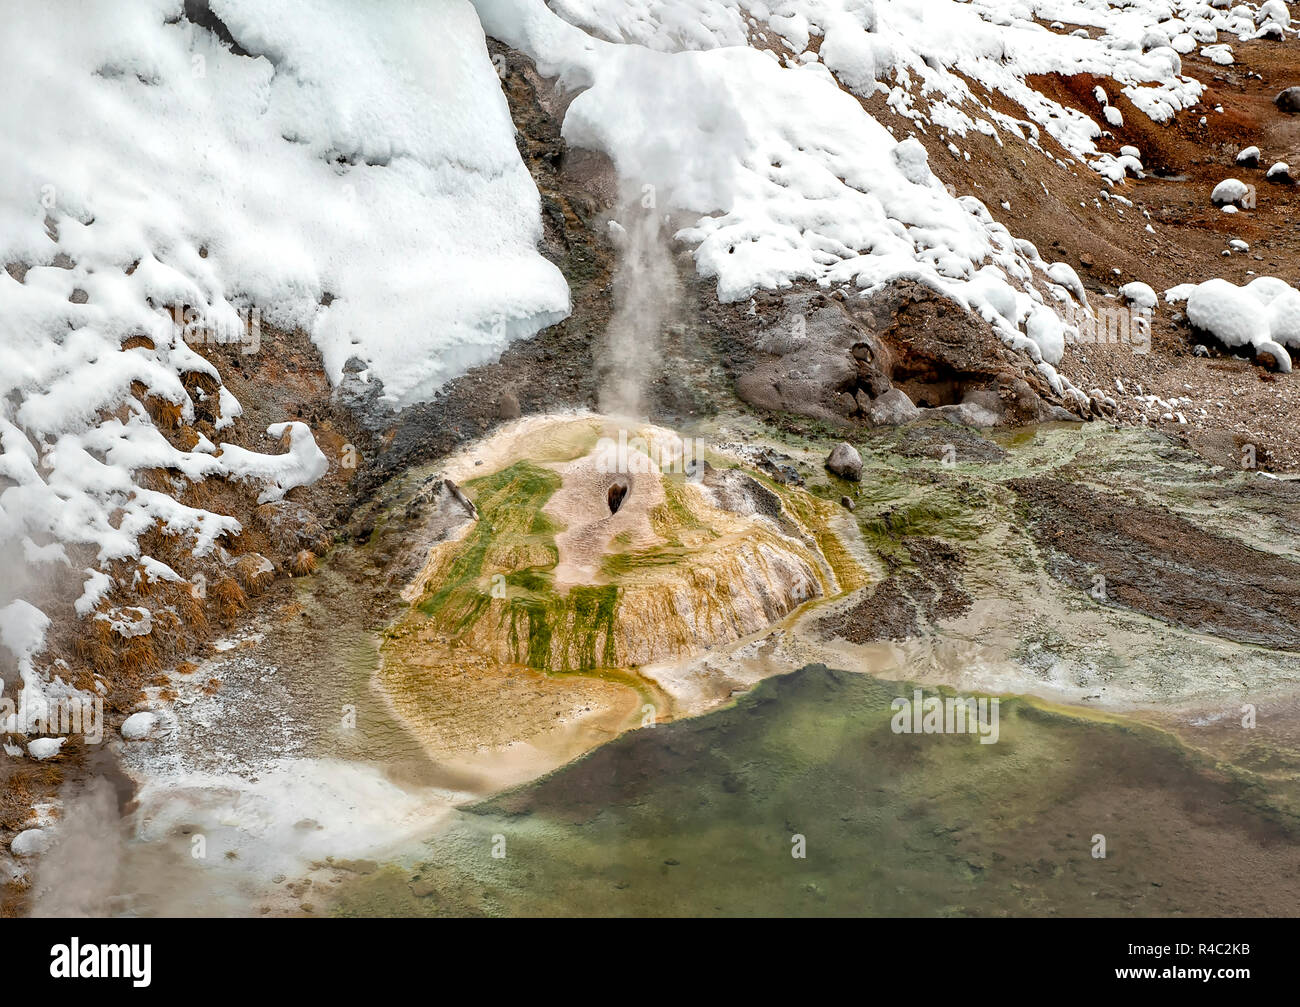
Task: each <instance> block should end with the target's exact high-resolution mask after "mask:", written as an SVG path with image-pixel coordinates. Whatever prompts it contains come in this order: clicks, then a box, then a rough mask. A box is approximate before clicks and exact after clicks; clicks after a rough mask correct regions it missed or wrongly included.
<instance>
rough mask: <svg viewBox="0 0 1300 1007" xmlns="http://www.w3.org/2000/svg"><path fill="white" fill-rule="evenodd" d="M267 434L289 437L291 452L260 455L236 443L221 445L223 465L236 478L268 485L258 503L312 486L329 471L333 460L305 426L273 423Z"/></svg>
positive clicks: (277, 498) (295, 423) (293, 423)
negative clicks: (299, 487) (302, 487)
mask: <svg viewBox="0 0 1300 1007" xmlns="http://www.w3.org/2000/svg"><path fill="white" fill-rule="evenodd" d="M266 432H267V433H268V434H270V435H271V436H272V437H277V438H279V437H286V438H287V439H288V441H289V450H288V451H287V452H286V453H285V454H282V455H265V454H258V453H257V452H255V451H249V450H247V449H245V448H241V447H239V446H238V445H236V444H222V445H221V457H220V460H221V464H222V466H223V468H224V470H225V471H226V472H228V473H229V474H230V475H231V476H232V477H233V478H235V479H244V480H252V481H257V482H262V483H264V484H266V489H265V490H263V492H262V493H261V495H260V496H258V498H257V502H258V503H267V502H268V501H271V500H279V499H280V498H281V497H283V496H284V495H285V493H287V492H288V491H289V490H291V489H293V488H294V487H295V486H310V485H311V484H312V483H314V482H315V481H316V480H318V479H319V478H320V477H321V476H323V475H324V474H325V473H326V472H327V471H328V470H329V459H328V458H326V457H325V452H323V451H322V450H321V449H320V448H318V447H317V446H316V438H314V437H313V436H312V433H311V429H310V428H309V427H308V426H307V424H305V423H300V422H297V421H294V422H292V423H273V424H272V425H271V426H269V427H267V429H266Z"/></svg>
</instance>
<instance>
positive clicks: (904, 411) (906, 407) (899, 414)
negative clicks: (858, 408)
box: [867, 388, 921, 427]
mask: <svg viewBox="0 0 1300 1007" xmlns="http://www.w3.org/2000/svg"><path fill="white" fill-rule="evenodd" d="M920 415H921V410H920V409H918V408H917V407H916V406H915V405H914V404H913V403H912V400H911V399H909V398H908V397H907V393H906V392H904V391H903V390H902V389H900V388H891V389H890V390H889V391H887V392H885V394H884V395H882V396H880V397H879V398H878V399H876V400H875V401H874V402H872V403H871V408H870V409H869V410H868V411H867V419H869V420H871V422H872V423H874V424H875V425H876V426H878V427H896V426H900V425H902V424H904V423H911V422H912V421H913V420H914V419H916V418H917V417H918V416H920Z"/></svg>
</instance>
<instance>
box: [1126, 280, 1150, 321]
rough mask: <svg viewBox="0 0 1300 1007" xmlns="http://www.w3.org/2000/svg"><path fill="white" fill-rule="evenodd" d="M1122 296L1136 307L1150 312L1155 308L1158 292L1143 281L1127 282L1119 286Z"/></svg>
mask: <svg viewBox="0 0 1300 1007" xmlns="http://www.w3.org/2000/svg"><path fill="white" fill-rule="evenodd" d="M1119 295H1120V297H1122V298H1124V300H1126V301H1128V302H1129V303H1130V304H1132V305H1133V306H1134V307H1136V308H1139V309H1141V310H1143V311H1145V312H1147V313H1148V314H1150V313H1151V312H1152V311H1154V310H1155V307H1156V300H1157V299H1156V292H1155V291H1154V290H1153V289H1152V288H1151V287H1150V286H1149V285H1147V284H1145V283H1141V282H1137V281H1135V282H1133V283H1126V284H1124V286H1122V287H1120V288H1119Z"/></svg>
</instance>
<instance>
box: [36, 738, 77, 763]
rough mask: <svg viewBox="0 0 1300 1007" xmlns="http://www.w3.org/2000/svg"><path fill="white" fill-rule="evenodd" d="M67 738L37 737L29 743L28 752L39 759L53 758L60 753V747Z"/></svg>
mask: <svg viewBox="0 0 1300 1007" xmlns="http://www.w3.org/2000/svg"><path fill="white" fill-rule="evenodd" d="M67 740H68V739H67V738H36V739H35V740H34V741H30V742H28V744H27V752H28V754H29V755H31V757H32V758H33V759H36V760H38V761H40V760H44V759H49V758H52V757H53V756H55V755H58V754H59V749H60V748H62V747H63V743H64V742H65V741H67Z"/></svg>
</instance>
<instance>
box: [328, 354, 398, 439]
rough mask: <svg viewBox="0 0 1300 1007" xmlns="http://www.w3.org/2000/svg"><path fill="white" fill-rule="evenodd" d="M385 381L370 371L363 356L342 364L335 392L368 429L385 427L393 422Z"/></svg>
mask: <svg viewBox="0 0 1300 1007" xmlns="http://www.w3.org/2000/svg"><path fill="white" fill-rule="evenodd" d="M383 394H384V383H383V382H382V381H380V380H379V378H377V377H375V376H374V375H372V374H371V373H370V365H369V364H367V363H366V362H365V361H364V360H362V359H361V358H360V357H348V359H347V360H346V361H344V363H343V374H342V375H341V376H340V378H339V384H338V388H337V389H336V390H335V395H336V396H337V397H338V401H339V403H340V404H341V405H342V406H343V407H344V408H346V409H347V410H348V411H349V412H350V413H351V414H352V415H353V417H354V418H355V419H356V420H357V421H358V422H359V423H361V424H362V425H363V426H365V427H366V428H367V429H369V430H383V429H385V428H386V427H388V426H389V425H390V424H391V423H392V421H393V415H394V413H393V407H392V406H390V405H389V404H388V403H386V402H384V401H383Z"/></svg>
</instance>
